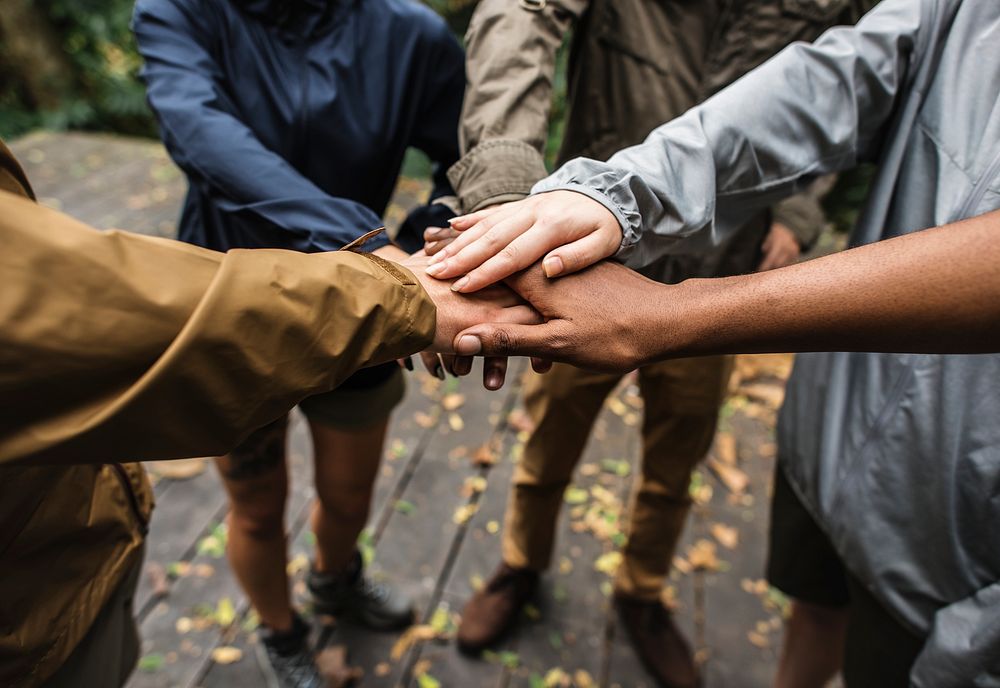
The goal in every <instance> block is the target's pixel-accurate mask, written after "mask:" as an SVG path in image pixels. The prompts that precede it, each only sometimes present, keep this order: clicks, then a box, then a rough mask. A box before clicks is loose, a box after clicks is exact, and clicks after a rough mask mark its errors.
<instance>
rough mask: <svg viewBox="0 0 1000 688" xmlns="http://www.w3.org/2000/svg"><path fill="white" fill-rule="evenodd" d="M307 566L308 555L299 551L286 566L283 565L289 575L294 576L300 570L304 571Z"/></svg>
mask: <svg viewBox="0 0 1000 688" xmlns="http://www.w3.org/2000/svg"><path fill="white" fill-rule="evenodd" d="M307 568H309V557H307V556H306V555H305V554H302V553H299V554H297V555H296V556H295V558H294V559H292V560H291V561H290V562H288V566H286V567H285V570H286V571H287V572H288V575H289V576H294V575H296V574H297V573H299V572H301V571H305V570H306V569H307Z"/></svg>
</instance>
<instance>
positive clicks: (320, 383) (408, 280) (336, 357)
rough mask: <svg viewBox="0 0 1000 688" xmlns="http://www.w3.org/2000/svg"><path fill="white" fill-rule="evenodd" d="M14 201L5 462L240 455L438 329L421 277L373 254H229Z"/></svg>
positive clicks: (3, 392) (1, 356)
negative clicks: (324, 395) (296, 412)
mask: <svg viewBox="0 0 1000 688" xmlns="http://www.w3.org/2000/svg"><path fill="white" fill-rule="evenodd" d="M0 208H2V212H0V236H2V237H3V241H4V246H5V251H4V252H2V254H0V279H2V280H3V283H4V285H5V287H4V289H3V291H2V292H0V323H2V327H0V406H2V407H3V408H4V413H3V414H2V418H0V463H2V462H6V461H11V462H24V461H31V462H44V463H61V462H78V461H90V462H102V463H103V462H107V461H119V460H136V459H153V458H177V457H181V456H192V455H205V454H212V453H220V452H224V451H227V450H228V449H229V448H231V447H232V446H233V445H235V444H236V443H238V441H240V440H241V439H242V438H243V437H245V436H246V435H247V434H248V433H249V432H251V431H252V430H254V429H256V428H257V427H260V426H261V425H264V424H266V423H267V422H269V421H270V420H273V419H274V418H276V417H277V416H279V415H280V414H281V413H284V412H286V411H287V410H288V409H289V408H291V407H292V406H293V405H294V404H296V403H297V402H298V401H300V400H301V399H302V398H304V397H306V396H309V395H310V394H315V393H318V392H323V391H328V390H330V389H333V388H334V387H335V386H336V385H338V384H339V383H340V382H341V381H342V380H343V379H345V378H346V377H347V376H348V375H350V374H351V373H352V372H353V371H354V370H355V369H357V368H359V367H363V366H366V365H371V364H374V363H379V362H383V361H387V360H392V359H394V358H397V357H399V356H402V355H405V354H409V353H413V352H414V351H417V350H420V349H422V348H424V347H425V346H426V345H427V344H429V343H430V340H431V338H432V334H433V331H434V321H435V308H434V305H433V303H432V302H431V301H430V300H429V299H428V298H427V296H426V294H425V293H424V290H423V289H422V288H421V287H420V286H419V285H418V284H417V283H416V282H415V281H414V280H413V277H412V275H411V274H409V273H407V272H405V271H403V270H400V269H397V268H394V267H392V266H386V265H385V264H382V263H377V262H374V261H373V260H372V259H370V258H367V257H364V256H359V255H355V254H350V253H347V252H341V253H330V254H320V255H305V254H300V253H296V252H292V251H278V250H260V251H231V252H229V253H227V254H220V253H216V252H213V251H207V250H203V249H198V248H196V247H193V246H188V245H185V244H180V243H178V242H171V241H166V240H157V239H151V238H148V237H141V236H137V235H131V234H126V233H122V232H97V231H95V230H92V229H90V228H89V227H86V226H85V225H82V224H80V223H78V222H75V221H74V220H72V219H70V218H68V217H66V216H64V215H61V214H59V213H55V212H53V211H50V210H45V209H43V208H40V207H38V206H36V205H35V204H33V203H30V202H28V201H25V200H20V199H16V198H14V197H12V196H10V195H7V194H0Z"/></svg>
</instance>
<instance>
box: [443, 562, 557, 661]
mask: <svg viewBox="0 0 1000 688" xmlns="http://www.w3.org/2000/svg"><path fill="white" fill-rule="evenodd" d="M536 589H538V572H537V571H531V570H529V569H516V568H514V567H512V566H507V564H500V568H498V569H497V571H496V573H494V574H493V577H492V578H491V579H490V580H489V581H488V582H487V583H486V584H485V585H484V586H483V587H482V589H481V590H479V592H477V593H476V594H474V595H473V596H472V599H470V600H469V601H468V602H466V604H465V609H463V610H462V621H461V623H459V625H458V633H457V636H456V640H457V642H458V649H459V650H461V651H462V652H465V653H468V654H477V653H479V652H482V651H483V650H484V649H486V648H487V647H489V646H491V645H493V644H495V643H496V642H497V641H498V640H500V639H501V638H502V637H503V636H504V634H506V633H507V631H509V630H510V629H511V627H513V625H514V622H516V621H517V617H518V614H520V612H521V609H522V608H523V607H524V605H525V604H526V603H527V602H528V600H530V599H531V597H532V595H534V594H535V590H536Z"/></svg>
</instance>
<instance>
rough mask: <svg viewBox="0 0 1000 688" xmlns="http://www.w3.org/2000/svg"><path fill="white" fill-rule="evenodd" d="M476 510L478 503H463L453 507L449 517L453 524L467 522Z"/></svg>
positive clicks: (477, 509)
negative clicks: (455, 507)
mask: <svg viewBox="0 0 1000 688" xmlns="http://www.w3.org/2000/svg"><path fill="white" fill-rule="evenodd" d="M477 511H479V505H478V504H465V505H464V506H460V507H458V508H457V509H455V513H454V515H453V516H452V517H451V520H452V521H454V523H455V525H459V526H460V525H463V524H465V523H468V522H469V519H470V518H472V517H473V516H474V515H475V513H476V512H477Z"/></svg>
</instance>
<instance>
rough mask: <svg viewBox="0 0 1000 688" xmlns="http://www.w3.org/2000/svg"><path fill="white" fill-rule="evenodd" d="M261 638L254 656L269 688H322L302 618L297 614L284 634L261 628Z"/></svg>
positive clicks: (307, 628)
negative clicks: (289, 628)
mask: <svg viewBox="0 0 1000 688" xmlns="http://www.w3.org/2000/svg"><path fill="white" fill-rule="evenodd" d="M259 637H260V642H258V643H256V644H255V645H254V652H255V654H256V656H257V665H258V666H259V667H260V670H261V673H263V674H264V685H266V686H267V688H323V686H324V685H325V684H324V683H323V678H322V677H321V676H320V675H319V671H317V669H316V664H315V663H314V662H313V651H312V648H311V647H309V625H308V624H307V623H306V622H305V621H303V620H302V618H301V617H299V616H298V615H297V614H296V615H295V616H294V618H293V619H292V628H291V630H289V631H285V632H284V633H276V632H275V631H273V630H271V629H269V628H267V627H266V626H261V627H260V631H259Z"/></svg>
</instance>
